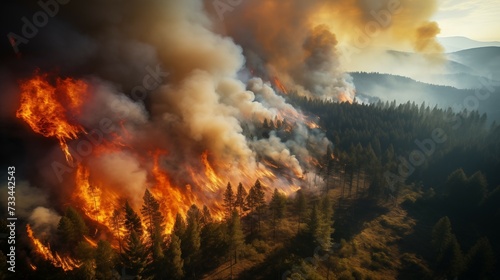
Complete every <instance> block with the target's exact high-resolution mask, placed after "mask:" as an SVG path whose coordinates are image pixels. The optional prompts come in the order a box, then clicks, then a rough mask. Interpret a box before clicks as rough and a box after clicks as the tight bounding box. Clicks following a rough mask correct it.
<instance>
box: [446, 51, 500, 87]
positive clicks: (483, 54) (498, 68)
mask: <svg viewBox="0 0 500 280" xmlns="http://www.w3.org/2000/svg"><path fill="white" fill-rule="evenodd" d="M447 57H448V60H449V61H450V62H455V63H459V64H461V65H466V66H467V67H469V68H471V69H473V70H474V71H473V73H469V74H475V75H480V76H483V77H487V78H490V79H493V80H500V47H482V48H474V49H467V50H462V51H458V52H453V53H450V54H448V55H447Z"/></svg>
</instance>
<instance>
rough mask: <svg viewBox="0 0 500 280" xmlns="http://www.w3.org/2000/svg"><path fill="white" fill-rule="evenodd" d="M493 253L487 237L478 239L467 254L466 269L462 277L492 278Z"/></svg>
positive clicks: (493, 266)
mask: <svg viewBox="0 0 500 280" xmlns="http://www.w3.org/2000/svg"><path fill="white" fill-rule="evenodd" d="M494 268H495V255H494V253H493V249H492V247H491V244H490V241H489V240H488V238H486V237H483V238H481V239H479V240H478V241H477V242H476V244H474V246H472V248H471V249H470V250H469V252H468V254H467V270H466V271H465V273H464V279H493V277H491V276H492V272H493V270H494Z"/></svg>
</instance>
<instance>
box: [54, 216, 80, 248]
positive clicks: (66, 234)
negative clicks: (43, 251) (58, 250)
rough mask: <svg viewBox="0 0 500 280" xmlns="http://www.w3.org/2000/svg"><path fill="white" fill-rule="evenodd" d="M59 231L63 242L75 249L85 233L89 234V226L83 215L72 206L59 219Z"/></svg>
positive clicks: (67, 246)
mask: <svg viewBox="0 0 500 280" xmlns="http://www.w3.org/2000/svg"><path fill="white" fill-rule="evenodd" d="M57 231H58V234H59V237H60V238H61V241H62V242H61V243H62V244H64V246H65V247H66V249H68V250H73V248H75V247H76V245H77V244H78V243H79V242H80V241H81V240H83V237H84V235H87V234H88V228H87V226H86V225H85V222H84V221H83V218H82V216H80V214H79V213H78V212H77V211H76V210H75V209H74V208H72V207H68V208H67V209H66V211H65V212H64V216H63V217H61V219H60V220H59V224H58V226H57Z"/></svg>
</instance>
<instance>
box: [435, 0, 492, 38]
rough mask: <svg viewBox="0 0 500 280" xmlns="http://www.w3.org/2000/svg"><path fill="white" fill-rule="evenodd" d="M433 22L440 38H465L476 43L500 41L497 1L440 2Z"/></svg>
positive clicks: (462, 0) (442, 0)
mask: <svg viewBox="0 0 500 280" xmlns="http://www.w3.org/2000/svg"><path fill="white" fill-rule="evenodd" d="M438 3H439V10H438V12H437V13H436V15H435V16H434V20H436V21H437V22H438V23H439V26H440V28H441V34H439V36H441V37H448V36H465V37H468V38H470V39H473V40H478V41H500V1H499V0H440V1H438Z"/></svg>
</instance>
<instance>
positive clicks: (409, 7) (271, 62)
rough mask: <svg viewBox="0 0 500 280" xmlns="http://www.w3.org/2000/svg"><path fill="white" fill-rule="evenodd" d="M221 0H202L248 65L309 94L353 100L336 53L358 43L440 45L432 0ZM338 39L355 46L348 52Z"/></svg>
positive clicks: (428, 48)
mask: <svg viewBox="0 0 500 280" xmlns="http://www.w3.org/2000/svg"><path fill="white" fill-rule="evenodd" d="M220 2H221V1H213V2H212V1H206V2H205V4H206V6H207V7H209V10H211V11H212V14H213V15H214V18H216V19H217V18H218V19H219V20H221V19H223V21H222V22H219V25H220V26H221V29H222V30H224V32H226V33H227V34H229V35H230V36H231V37H232V38H234V39H235V41H236V42H237V43H238V44H240V45H241V46H242V47H243V49H244V53H245V55H246V57H247V59H248V62H247V64H248V66H249V67H250V68H251V69H253V70H254V71H256V72H258V73H259V74H260V75H262V76H265V77H272V76H278V77H279V78H280V79H281V80H282V81H283V82H284V83H285V84H286V86H287V87H289V88H291V89H294V90H295V91H297V92H298V93H299V94H302V95H306V96H310V97H320V98H327V99H336V100H347V101H349V100H352V99H353V97H354V87H353V85H352V79H351V78H350V77H349V76H348V75H346V74H343V73H342V69H343V67H344V66H345V65H344V66H343V65H341V64H340V63H339V61H340V60H341V56H350V53H358V52H359V51H360V50H359V49H365V48H369V49H371V48H377V47H380V46H385V47H391V48H395V49H399V48H407V47H411V48H412V49H413V50H415V51H417V52H422V53H438V54H439V53H440V52H442V49H441V48H440V46H439V44H438V43H437V41H436V38H435V36H436V35H437V34H438V33H439V28H438V27H437V24H436V23H435V22H431V21H430V18H431V16H432V14H433V13H434V12H435V10H436V1H435V0H424V1H412V0H385V1H370V0H359V1H351V0H331V1H326V0H312V1H299V0H288V1H279V0H257V1H240V2H238V3H237V4H234V7H232V6H230V5H228V4H226V6H224V5H220ZM216 3H219V5H216ZM229 3H230V2H229ZM230 4H231V3H230ZM228 6H229V7H228ZM216 22H217V20H216ZM340 43H342V44H344V45H348V47H347V49H351V50H345V48H343V49H344V51H345V53H343V51H342V48H339V44H340ZM353 48H354V50H352V49H353ZM438 56H439V55H438ZM431 58H432V57H431ZM344 60H346V61H347V63H348V62H349V59H344Z"/></svg>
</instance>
